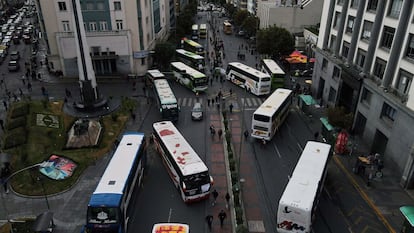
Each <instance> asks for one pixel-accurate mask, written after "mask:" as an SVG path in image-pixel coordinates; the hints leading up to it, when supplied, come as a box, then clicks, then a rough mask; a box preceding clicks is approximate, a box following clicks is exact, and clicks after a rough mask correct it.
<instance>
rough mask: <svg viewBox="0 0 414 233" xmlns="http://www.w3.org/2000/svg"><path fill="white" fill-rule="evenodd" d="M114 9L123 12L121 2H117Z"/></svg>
mask: <svg viewBox="0 0 414 233" xmlns="http://www.w3.org/2000/svg"><path fill="white" fill-rule="evenodd" d="M114 9H115V10H116V11H120V10H122V9H121V2H120V1H116V2H114Z"/></svg>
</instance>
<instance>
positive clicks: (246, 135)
mask: <svg viewBox="0 0 414 233" xmlns="http://www.w3.org/2000/svg"><path fill="white" fill-rule="evenodd" d="M243 134H244V139H245V140H247V137H249V131H248V130H247V129H246V130H245V131H244V133H243Z"/></svg>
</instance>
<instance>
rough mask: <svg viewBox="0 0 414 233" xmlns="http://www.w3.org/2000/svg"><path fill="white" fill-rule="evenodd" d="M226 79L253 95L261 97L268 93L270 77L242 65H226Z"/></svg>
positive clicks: (233, 63) (234, 63)
mask: <svg viewBox="0 0 414 233" xmlns="http://www.w3.org/2000/svg"><path fill="white" fill-rule="evenodd" d="M226 78H227V80H229V81H230V82H232V83H234V84H236V85H237V86H239V87H241V88H244V89H246V91H247V92H249V93H252V94H254V95H257V96H261V95H267V94H269V93H270V85H271V81H270V75H268V74H265V73H263V72H261V71H258V70H256V69H254V68H252V67H250V66H247V65H245V64H243V63H240V62H230V63H229V64H228V65H227V69H226Z"/></svg>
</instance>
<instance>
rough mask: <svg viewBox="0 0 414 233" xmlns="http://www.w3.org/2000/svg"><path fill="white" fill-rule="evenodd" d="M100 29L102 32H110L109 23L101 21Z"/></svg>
mask: <svg viewBox="0 0 414 233" xmlns="http://www.w3.org/2000/svg"><path fill="white" fill-rule="evenodd" d="M99 28H100V30H101V31H108V23H107V22H106V21H100V22H99Z"/></svg>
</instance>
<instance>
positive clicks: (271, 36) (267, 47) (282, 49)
mask: <svg viewBox="0 0 414 233" xmlns="http://www.w3.org/2000/svg"><path fill="white" fill-rule="evenodd" d="M294 49H295V39H294V37H293V35H292V34H291V33H290V32H289V31H288V30H286V29H285V28H281V27H277V26H271V27H269V28H266V29H261V30H259V31H258V33H257V51H258V52H259V53H262V54H267V55H270V56H272V57H281V56H287V55H289V54H290V53H291V52H292V51H293V50H294Z"/></svg>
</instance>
